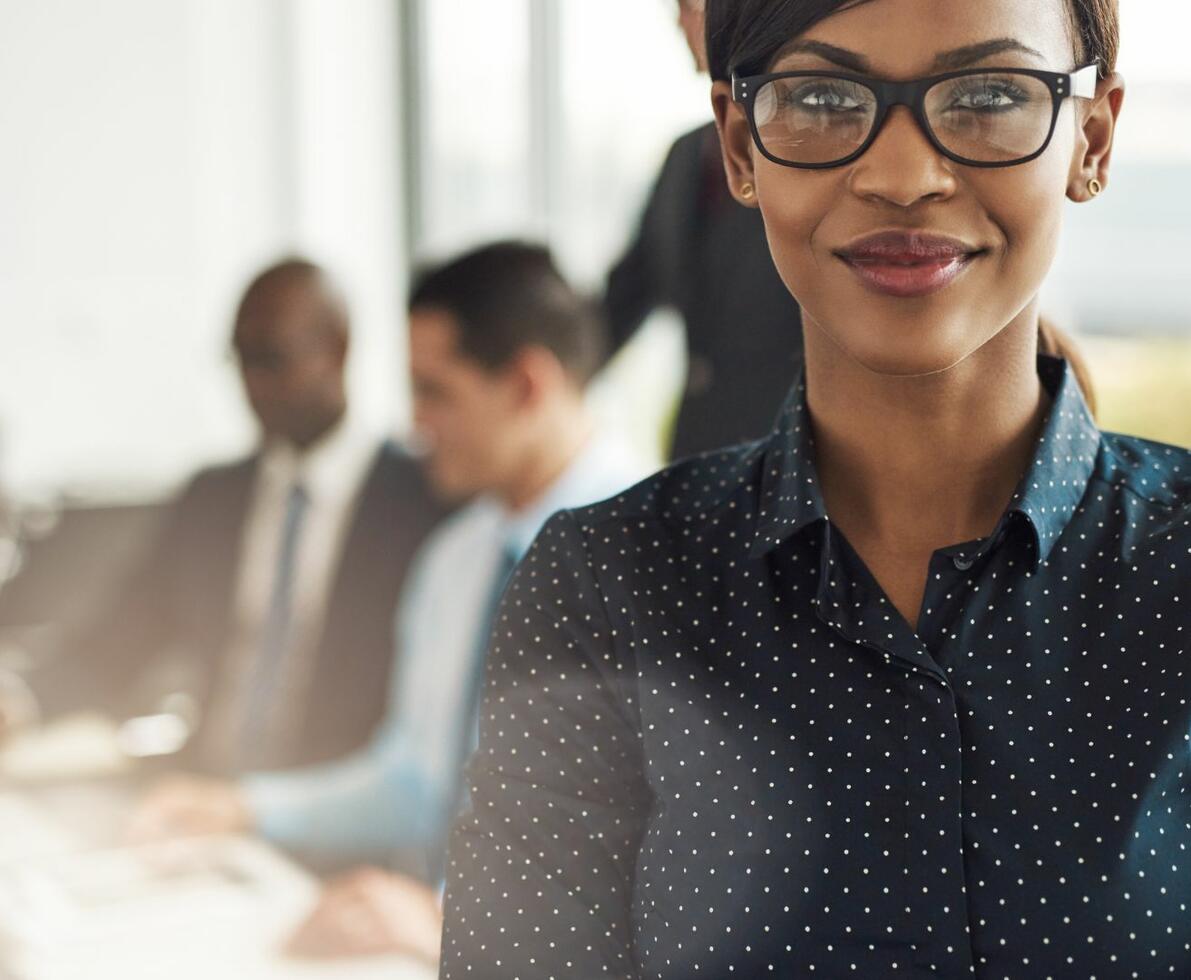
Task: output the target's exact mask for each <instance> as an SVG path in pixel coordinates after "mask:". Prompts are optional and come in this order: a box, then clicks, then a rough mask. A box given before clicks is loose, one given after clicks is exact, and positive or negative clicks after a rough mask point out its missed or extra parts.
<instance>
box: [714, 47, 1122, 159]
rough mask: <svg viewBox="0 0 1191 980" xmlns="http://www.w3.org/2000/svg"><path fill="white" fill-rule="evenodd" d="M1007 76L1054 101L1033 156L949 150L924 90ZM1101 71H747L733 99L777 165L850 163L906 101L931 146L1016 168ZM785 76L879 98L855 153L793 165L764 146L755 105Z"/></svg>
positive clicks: (735, 82) (736, 82)
mask: <svg viewBox="0 0 1191 980" xmlns="http://www.w3.org/2000/svg"><path fill="white" fill-rule="evenodd" d="M1007 74H1014V75H1029V76H1030V77H1031V78H1037V79H1039V80H1041V81H1043V82H1045V83H1046V85H1047V87H1048V88H1049V89H1050V94H1051V103H1052V105H1051V114H1050V129H1049V130H1047V133H1046V139H1045V141H1043V143H1042V146H1041V147H1039V149H1038V150H1037V151H1036V152H1034V153H1031V154H1030V155H1029V156H1024V157H1020V158H1019V159H1015V160H1007V161H1002V160H995V161H987V160H984V161H982V160H969V159H968V158H967V157H962V156H960V155H959V154H957V153H953V152H952V151H951V150H949V149H947V147H945V146H944V145H943V144H942V142H940V140H939V138H938V137H937V136H936V135H935V133H934V130H933V129H931V125H930V122H929V120H928V119H927V117H926V93H927V92H928V91H930V89H932V88H934V86H936V85H938V84H939V83H940V82H945V81H948V80H949V79H952V78H964V77H966V76H977V75H1007ZM1099 75H1100V73H1099V69H1098V67H1097V66H1096V65H1095V64H1091V65H1084V66H1083V67H1081V68H1076V69H1075V70H1074V71H1071V72H1057V71H1044V70H1042V69H1039V68H964V69H961V70H960V71H949V72H944V73H943V74H941V75H930V76H928V77H926V78H915V79H910V80H909V81H904V82H891V81H886V80H884V79H880V78H870V77H868V76H866V75H854V74H851V73H850V72H837V71H779V72H774V73H771V74H768V75H747V76H745V77H743V78H741V77H738V76H737V75H736V74H735V73H733V75H732V101H733V102H736V103H737V104H738V105H740V106H742V107H743V108H744V112H745V116H747V118H748V122H749V129H750V130H751V131H752V134H753V142H754V143H755V144H756V146H757V149H758V150H760V151H761V153H762V155H763V156H764V157H765V158H766V159H767V160H771V161H772V162H773V163H776V164H778V165H779V166H782V167H794V168H796V169H798V170H829V169H831V168H832V167H843V166H845V165H847V164H849V163H851V162H852V161H853V160H856V159H858V158H859V157H861V156H863V155H864V153H865V152H866V151H867V150H868V148H869V147H870V146H872V145H873V143H874V142H875V141H876V139H877V137H878V136H879V135H880V133H881V130H882V129H883V128H884V127H885V121H886V119H887V118H888V116H889V110H890V109H892V108H893V107H894V106H897V105H903V106H905V107H906V108H908V109H909V110H910V111H911V112H912V113H913V114H914V120H915V121H916V122H917V123H918V128H919V129H920V130H921V131H922V132H923V133H924V134H925V135H926V138H927V139H928V140H929V141H930V144H931V146H933V147H934V148H935V149H936V150H938V151H939V152H940V153H942V154H943V156H945V157H947V159H949V160H954V161H955V162H956V163H959V164H962V165H963V166H965V167H982V168H986V169H990V168H994V167H1016V166H1019V165H1021V164H1023V163H1029V162H1030V161H1031V160H1036V159H1038V157H1040V156H1042V154H1043V153H1045V152H1046V148H1047V147H1048V146H1050V141H1051V140H1052V139H1053V138H1054V135H1055V126H1056V125H1057V124H1058V121H1059V110H1060V109H1062V107H1063V102H1064V100H1066V99H1068V98H1080V99H1090V98H1093V97H1095V94H1096V82H1097V80H1098V78H1099ZM782 78H838V79H842V80H843V81H847V82H854V83H856V84H858V85H863V86H864V87H865V88H867V89H868V90H869V91H870V92H872V93H873V94H874V95H875V96H876V97H877V111H876V115H874V116H873V125H872V129H871V130H870V132H869V134H868V137H867V138H866V139H865V140H864V142H863V143H862V144H861V145H860V146H859V147H857V149H856V150H855V151H853V152H852V153H849V154H848V155H847V156H846V157H841V158H840V159H839V160H832V161H830V162H828V163H792V162H791V161H789V160H782V159H781V158H780V157H777V156H774V155H773V154H772V153H770V152H769V151H768V150H767V149H765V145H764V143H762V141H761V133H760V131H759V130H758V129H757V119H756V113H755V111H754V109H755V105H756V102H755V100H756V96H757V93H758V92H759V91H761V89H762V88H764V87H765V85H766V84H767V83H769V82H773V81H777V80H778V79H782Z"/></svg>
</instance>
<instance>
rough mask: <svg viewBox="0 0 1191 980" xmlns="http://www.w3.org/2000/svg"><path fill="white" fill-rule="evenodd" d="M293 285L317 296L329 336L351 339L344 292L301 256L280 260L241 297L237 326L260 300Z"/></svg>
mask: <svg viewBox="0 0 1191 980" xmlns="http://www.w3.org/2000/svg"><path fill="white" fill-rule="evenodd" d="M291 284H298V285H301V286H305V287H307V288H309V289H310V290H311V291H312V292H313V293H314V295H315V296H316V298H317V301H318V303H319V307H320V308H319V319H318V325H319V326H321V327H323V328H324V329H325V330H326V331H327V332H328V335H334V336H338V337H342V338H346V337H347V335H348V333H349V331H350V327H351V314H350V312H349V310H348V306H347V300H346V298H345V297H344V294H343V289H342V288H341V287H340V286H339V284H338V283H337V282H336V281H335V278H334V277H333V276H332V275H331V274H330V273H329V272H328V271H327V270H326V269H324V268H323V267H322V266H321V265H318V264H317V263H315V262H311V261H310V260H309V259H307V258H303V257H302V256H300V255H291V256H288V257H286V258H284V259H280V260H279V261H277V262H274V263H273V264H272V265H270V266H269V267H268V268H266V269H263V270H262V271H261V272H259V273H257V275H256V276H255V277H254V278H253V280H252V282H250V283H249V284H248V285H247V286H246V287H245V288H244V293H243V295H242V296H241V297H240V303H239V306H238V307H237V309H236V322H239V321H240V319H241V318H242V317H243V316H244V314H245V313H246V312H247V311H248V309H249V308H250V307H251V306H252V304H253V303H254V302H255V301H257V300H258V299H259V298H260V297H262V296H266V295H268V294H269V293H270V292H271V291H272V290H274V289H277V288H279V287H280V288H284V287H285V286H288V285H291Z"/></svg>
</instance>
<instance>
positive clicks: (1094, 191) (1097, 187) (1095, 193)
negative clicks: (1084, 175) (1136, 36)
mask: <svg viewBox="0 0 1191 980" xmlns="http://www.w3.org/2000/svg"><path fill="white" fill-rule="evenodd" d="M1102 190H1104V185H1103V184H1101V183H1100V181H1098V180H1097V179H1096V178H1095V177H1093V178H1092V179H1091V180H1089V181H1088V193H1089V194H1091V195H1092V197H1099V196H1100V192H1101V191H1102Z"/></svg>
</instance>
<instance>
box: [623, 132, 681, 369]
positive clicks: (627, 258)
mask: <svg viewBox="0 0 1191 980" xmlns="http://www.w3.org/2000/svg"><path fill="white" fill-rule="evenodd" d="M678 146H679V144H677V143H676V144H675V145H674V147H672V148H671V149H670V152H669V154H668V156H667V157H666V162H665V164H663V166H662V170H661V173H660V174H659V175H658V178H657V181H656V182H655V183H654V185H653V189H652V190H651V191H650V194H649V200H648V201H647V202H646V205H645V210H644V211H643V212H642V214H641V219H640V221H639V222H638V225H637V230H636V234H635V235H634V238H633V241H632V242H631V243H630V244H629V246H628V248H627V249H625V251H624V252H623V253H622V254H621V256H620V258H619V259H618V260H617V261H616V264H615V265H614V266H613V267H612V271H611V272H610V273H609V274H608V281H607V284H606V286H605V290H604V315H605V318H606V319H607V323H608V335H609V341H610V352H611V353H613V354H614V353H616V352H617V351H619V350H620V348H621V347H623V346H624V345H625V344H626V343H628V341H629V340H630V339H631V338H632V337H633V335H634V334H635V333H636V332H637V330H638V328H640V326H641V324H642V323H644V322H645V319H646V317H648V316H649V315H650V313H652V312H653V311H654V310H655V309H657V307H659V306H661V305H663V304H666V303H669V302H671V301H672V300H673V297H670V296H667V295H666V285H665V276H664V274H663V270H662V267H661V256H660V255H659V254H658V250H659V248H660V247H661V244H660V242H659V237H660V236H659V234H658V228H659V225H660V223H661V222H662V221H663V215H662V210H663V206H662V202H663V200H664V198H665V196H666V195H667V193H669V192H670V191H669V188H670V184H671V182H672V180H673V176H672V175H673V172H674V169H675V165H676V162H677V152H678Z"/></svg>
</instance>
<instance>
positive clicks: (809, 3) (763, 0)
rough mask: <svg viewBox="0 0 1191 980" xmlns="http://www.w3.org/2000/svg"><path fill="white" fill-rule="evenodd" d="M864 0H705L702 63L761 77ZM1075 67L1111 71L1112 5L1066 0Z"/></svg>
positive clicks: (726, 75) (1114, 47)
mask: <svg viewBox="0 0 1191 980" xmlns="http://www.w3.org/2000/svg"><path fill="white" fill-rule="evenodd" d="M863 2H867V0H707V64H708V68H709V70H710V71H711V77H712V79H714V80H717V81H727V80H728V79H730V78H731V77H732V73H733V72H736V73H737V74H740V75H756V74H760V73H762V72H764V71H765V70H766V69H767V68H768V67H769V64H770V62H771V61H772V60H773V58H774V56H775V55H777V53H778V52H779V51H780V50H781V49H782V48H783V47H784V46H785V45H786V42H787V41H789V40H790V39H791V38H794V37H797V36H798V35H799V34H801V33H803V32H804V31H806V30H808V29H809V28H811V27H813V26H814V25H815V24H817V23H818V22H819V21H821V20H823V19H824V18H825V17H827V16H829V15H830V14H833V13H835V12H836V11H837V10H842V9H844V8H846V7H851V6H855V5H857V3H863ZM1067 3H1068V7H1069V11H1070V15H1071V23H1072V33H1073V34H1074V35H1075V38H1076V41H1077V43H1078V45H1079V50H1078V52H1077V57H1078V61H1079V63H1080V64H1081V65H1083V64H1090V63H1092V62H1095V63H1096V64H1097V65H1099V66H1100V74H1101V76H1104V75H1107V74H1108V73H1109V72H1111V71H1113V70H1114V69H1115V68H1116V63H1117V52H1118V50H1119V47H1120V18H1119V14H1118V10H1117V0H1067Z"/></svg>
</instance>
